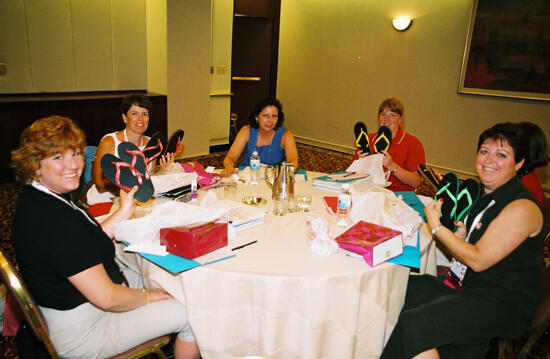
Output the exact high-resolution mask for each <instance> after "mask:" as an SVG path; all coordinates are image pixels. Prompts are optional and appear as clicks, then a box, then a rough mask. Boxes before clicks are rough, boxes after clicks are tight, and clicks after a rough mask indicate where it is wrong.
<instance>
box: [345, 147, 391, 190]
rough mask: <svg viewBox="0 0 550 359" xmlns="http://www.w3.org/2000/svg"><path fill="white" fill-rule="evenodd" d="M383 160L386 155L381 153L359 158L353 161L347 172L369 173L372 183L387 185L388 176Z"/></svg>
mask: <svg viewBox="0 0 550 359" xmlns="http://www.w3.org/2000/svg"><path fill="white" fill-rule="evenodd" d="M383 160H384V155H383V154H381V153H375V154H373V155H370V156H366V157H363V158H359V159H356V160H355V161H353V162H352V163H351V165H350V166H349V167H348V169H347V170H346V172H358V173H365V174H368V175H370V176H369V180H370V181H372V183H374V184H377V185H379V186H386V185H387V179H388V176H387V174H386V173H384V166H383V165H382V161H383ZM388 174H389V172H388Z"/></svg>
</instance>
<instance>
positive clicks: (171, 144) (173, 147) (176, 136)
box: [164, 129, 185, 155]
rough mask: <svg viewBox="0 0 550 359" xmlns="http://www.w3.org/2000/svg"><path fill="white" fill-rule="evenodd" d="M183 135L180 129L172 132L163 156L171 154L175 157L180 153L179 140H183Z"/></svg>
mask: <svg viewBox="0 0 550 359" xmlns="http://www.w3.org/2000/svg"><path fill="white" fill-rule="evenodd" d="M184 135H185V132H184V131H183V130H181V129H179V130H176V131H174V133H173V134H172V136H170V138H169V139H168V144H167V145H166V150H165V151H164V154H168V153H173V154H174V155H177V154H178V153H180V152H181V149H182V143H181V140H182V139H183V136H184Z"/></svg>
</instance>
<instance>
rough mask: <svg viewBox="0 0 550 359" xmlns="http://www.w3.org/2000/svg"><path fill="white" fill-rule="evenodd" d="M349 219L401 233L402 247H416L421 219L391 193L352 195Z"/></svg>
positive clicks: (399, 198) (384, 191)
mask: <svg viewBox="0 0 550 359" xmlns="http://www.w3.org/2000/svg"><path fill="white" fill-rule="evenodd" d="M352 203H353V205H352V206H351V213H350V217H351V219H352V220H353V222H354V223H355V222H357V221H361V220H362V221H367V222H371V223H374V224H378V225H381V226H386V227H388V228H392V229H396V230H398V231H401V233H403V239H404V243H403V244H404V245H406V246H412V247H416V244H417V231H418V228H420V225H421V224H422V218H421V217H420V215H419V214H418V212H416V211H415V210H414V209H412V208H411V207H409V206H408V205H407V204H406V203H405V202H404V201H403V199H402V198H401V196H399V197H396V196H395V194H394V193H393V192H391V191H387V190H383V191H379V192H374V191H373V192H367V193H360V194H358V195H354V194H353V193H352Z"/></svg>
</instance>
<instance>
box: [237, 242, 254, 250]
mask: <svg viewBox="0 0 550 359" xmlns="http://www.w3.org/2000/svg"><path fill="white" fill-rule="evenodd" d="M256 242H258V241H252V242H248V243H245V244H243V245H242V246H238V247H235V248H233V249H231V250H232V251H235V250H237V249H241V248H244V247H246V246H249V245H251V244H254V243H256Z"/></svg>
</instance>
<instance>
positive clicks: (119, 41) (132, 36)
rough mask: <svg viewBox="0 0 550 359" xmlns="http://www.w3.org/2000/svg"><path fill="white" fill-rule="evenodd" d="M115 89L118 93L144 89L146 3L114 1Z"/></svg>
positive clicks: (126, 0) (143, 1)
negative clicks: (118, 90) (119, 91)
mask: <svg viewBox="0 0 550 359" xmlns="http://www.w3.org/2000/svg"><path fill="white" fill-rule="evenodd" d="M111 20H112V26H113V33H112V37H113V39H112V41H113V64H114V73H113V74H114V86H115V88H116V89H120V90H131V89H144V88H146V86H147V45H146V44H147V42H146V41H147V39H146V32H145V0H113V1H112V2H111Z"/></svg>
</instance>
